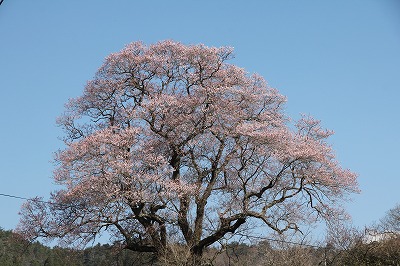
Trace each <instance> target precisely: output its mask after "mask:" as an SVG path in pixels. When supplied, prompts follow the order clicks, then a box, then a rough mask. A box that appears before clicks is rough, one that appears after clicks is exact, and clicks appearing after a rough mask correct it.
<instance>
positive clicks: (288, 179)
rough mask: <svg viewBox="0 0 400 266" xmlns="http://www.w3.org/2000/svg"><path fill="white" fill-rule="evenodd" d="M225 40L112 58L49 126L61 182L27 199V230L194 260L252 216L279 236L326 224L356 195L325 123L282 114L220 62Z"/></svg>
mask: <svg viewBox="0 0 400 266" xmlns="http://www.w3.org/2000/svg"><path fill="white" fill-rule="evenodd" d="M232 51H233V50H232V48H229V47H222V48H214V47H207V46H204V45H189V46H187V45H183V44H181V43H178V42H174V41H162V42H159V43H157V44H154V45H150V46H146V45H144V44H143V43H141V42H133V43H131V44H129V45H127V46H126V47H125V48H124V49H123V50H121V51H120V52H117V53H113V54H111V55H109V56H108V57H107V58H106V59H105V62H104V64H103V65H102V66H101V67H100V69H99V70H98V72H97V73H96V75H95V77H94V78H93V79H92V80H91V81H89V82H88V83H87V85H86V87H85V89H84V92H83V95H82V96H80V97H78V98H75V99H71V100H70V101H69V102H68V103H67V104H66V110H65V113H64V114H62V116H61V117H60V118H59V120H58V123H59V125H61V126H62V127H63V129H64V131H65V138H64V141H65V145H66V146H65V149H63V150H61V151H59V152H57V154H56V159H55V161H56V164H57V166H56V169H55V171H54V180H55V182H56V183H57V184H59V185H61V187H62V189H60V190H58V191H55V192H54V193H52V194H51V197H50V200H49V201H46V202H45V201H44V200H43V199H41V198H36V199H32V200H30V201H27V202H26V203H25V204H24V205H23V207H22V210H21V215H22V217H21V221H20V224H19V226H18V231H19V232H20V233H22V234H23V235H25V236H26V237H27V238H30V239H33V238H37V237H44V238H48V239H59V240H60V241H61V242H62V243H64V244H68V245H71V244H86V243H88V242H89V241H91V240H93V239H94V238H95V237H96V236H97V235H98V234H99V233H101V232H102V231H104V230H106V231H108V232H109V234H110V235H111V236H112V239H113V241H115V243H119V244H121V245H122V247H124V248H126V249H130V250H134V251H140V252H154V253H156V254H158V255H160V256H162V255H163V254H166V253H168V250H169V247H170V246H171V243H172V242H174V243H175V244H176V243H180V244H181V245H183V246H186V247H187V248H188V250H189V251H190V252H189V253H190V257H189V258H188V261H187V263H188V265H200V262H201V257H202V253H203V251H204V249H205V248H206V247H208V246H210V245H212V244H214V243H215V242H217V241H219V240H221V239H222V238H224V237H225V236H227V235H232V234H235V233H236V232H238V230H240V228H244V227H245V226H246V225H247V224H249V223H252V222H259V223H262V224H263V225H265V226H266V227H267V228H269V229H271V230H273V231H275V232H278V233H283V232H285V231H287V230H300V226H299V225H301V224H302V223H305V222H306V223H312V222H315V221H317V220H318V219H331V218H332V217H334V216H335V215H336V214H338V213H341V211H340V210H341V202H342V201H343V200H346V199H347V198H348V196H349V194H351V193H354V192H357V191H358V187H357V181H356V174H354V173H352V172H351V171H349V170H347V169H343V168H342V167H341V166H340V165H339V163H338V162H337V161H336V160H335V155H334V152H333V151H332V149H331V147H330V145H329V144H328V143H327V141H326V140H327V138H328V137H329V136H330V135H331V134H332V132H331V131H329V130H325V129H323V128H322V127H321V125H320V122H319V121H317V120H315V119H313V118H311V117H308V116H303V117H302V118H301V119H300V120H299V121H297V122H293V123H292V122H291V120H290V119H289V118H288V117H287V116H285V114H284V113H283V106H284V103H285V101H286V99H285V97H284V96H282V95H281V94H279V92H278V91H277V90H276V89H273V88H271V87H269V86H268V85H267V84H266V81H265V80H264V79H263V78H262V77H260V76H258V75H249V74H248V73H247V72H246V71H245V70H244V69H242V68H239V67H237V66H235V65H232V64H229V63H228V62H227V61H228V60H229V59H232V57H233V56H232Z"/></svg>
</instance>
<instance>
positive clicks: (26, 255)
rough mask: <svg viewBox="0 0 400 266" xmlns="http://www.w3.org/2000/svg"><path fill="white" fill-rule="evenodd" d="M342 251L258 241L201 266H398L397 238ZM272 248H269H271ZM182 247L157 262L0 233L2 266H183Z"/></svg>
mask: <svg viewBox="0 0 400 266" xmlns="http://www.w3.org/2000/svg"><path fill="white" fill-rule="evenodd" d="M354 243H355V244H354V245H353V246H352V247H350V248H349V249H347V250H343V249H338V248H335V247H334V246H332V245H329V244H328V245H326V246H325V247H320V248H317V247H311V246H307V245H304V246H300V245H293V244H290V243H285V242H279V245H277V244H276V243H271V242H268V241H262V242H259V243H257V244H254V245H248V244H244V243H238V242H234V243H230V244H227V245H226V246H224V247H222V248H221V247H220V248H218V249H217V248H208V249H207V250H206V252H205V254H204V257H203V261H204V263H203V264H202V265H204V266H293V265H298V266H314V265H330V266H339V265H354V266H358V265H360V266H361V265H376V266H383V265H385V266H386V265H393V266H397V265H400V236H397V237H393V238H390V239H387V240H384V241H379V242H372V243H363V242H362V241H361V240H360V239H359V241H355V242H354ZM271 244H273V245H271ZM185 248H186V247H185V246H184V245H174V247H173V248H172V249H171V253H169V254H165V256H164V257H159V258H156V257H155V256H154V255H152V254H150V253H145V254H143V253H139V252H134V251H131V250H121V249H120V247H117V246H113V245H109V244H105V245H100V244H97V245H95V246H92V247H88V248H86V249H84V250H74V249H68V248H61V247H53V248H50V247H47V246H44V245H42V244H41V243H39V242H34V243H30V242H28V241H26V240H23V239H22V238H21V237H20V236H19V235H18V234H15V233H13V232H11V231H5V230H2V229H1V228H0V265H1V266H11V265H12V266H19V265H21V266H25V265H26V266H39V265H40V266H64V265H69V266H135V265H140V266H172V265H173V266H185V265H186V262H187V257H188V256H189V255H190V254H189V253H190V252H189V251H188V250H185Z"/></svg>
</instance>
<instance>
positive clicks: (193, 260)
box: [186, 249, 203, 266]
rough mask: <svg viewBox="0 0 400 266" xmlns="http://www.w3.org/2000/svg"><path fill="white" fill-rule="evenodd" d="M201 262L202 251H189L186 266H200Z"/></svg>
mask: <svg viewBox="0 0 400 266" xmlns="http://www.w3.org/2000/svg"><path fill="white" fill-rule="evenodd" d="M202 262H203V249H195V250H193V249H192V250H190V257H189V259H188V261H187V263H186V266H200V265H201V264H202Z"/></svg>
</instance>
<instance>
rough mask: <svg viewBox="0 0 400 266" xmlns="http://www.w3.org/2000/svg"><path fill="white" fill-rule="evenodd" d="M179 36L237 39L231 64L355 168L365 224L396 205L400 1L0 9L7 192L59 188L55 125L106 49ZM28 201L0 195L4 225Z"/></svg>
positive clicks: (399, 183)
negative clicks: (303, 118)
mask: <svg viewBox="0 0 400 266" xmlns="http://www.w3.org/2000/svg"><path fill="white" fill-rule="evenodd" d="M164 39H173V40H176V41H181V42H183V43H186V44H197V43H204V44H206V45H209V46H224V45H226V46H233V47H234V48H235V54H236V58H235V59H234V61H233V63H235V64H237V65H239V66H241V67H244V68H245V69H246V70H248V71H249V72H257V73H259V74H261V75H262V76H264V77H265V78H266V79H267V81H268V82H269V84H270V85H271V86H273V87H276V88H277V89H279V90H280V92H281V93H282V94H284V95H286V96H287V97H288V102H287V105H286V111H287V113H288V114H289V115H290V116H292V117H295V118H296V117H299V114H300V113H306V114H311V115H312V116H314V117H316V118H318V119H321V120H322V122H323V125H324V126H325V127H327V128H330V129H333V130H334V131H335V132H336V134H335V135H334V137H333V138H332V140H331V141H332V144H333V146H334V148H335V150H336V152H337V155H338V158H339V161H340V162H341V163H342V165H344V166H345V167H346V168H350V169H352V170H353V171H355V172H357V173H359V183H360V187H361V189H362V193H361V194H359V195H354V197H353V202H351V203H349V204H348V206H347V209H348V211H349V213H350V214H351V215H352V217H353V220H354V224H355V225H357V226H360V227H362V226H364V225H369V224H371V223H372V222H373V221H376V220H378V219H379V218H381V217H382V216H383V215H384V213H385V212H386V211H387V210H388V209H390V208H392V207H393V206H394V205H395V204H396V203H397V202H400V193H399V189H400V173H399V167H400V163H399V154H400V118H399V115H400V104H399V99H400V1H397V0H392V1H391V0H384V1H379V0H353V1H347V0H339V1H316V0H314V1H307V0H304V1H289V0H287V1H285V0H284V1H281V0H275V1H269V0H268V1H265V0H263V1H261V0H260V1H232V0H221V1H215V0H205V1H183V0H175V1H165V0H159V1H128V0H126V1H119V0H118V1H99V0H96V1H95V0H85V1H78V0H76V1H54V0H41V1H39V0H38V1H26V0H4V2H3V4H2V5H1V6H0V89H1V96H0V114H1V120H0V143H1V146H0V147H1V149H0V178H1V185H0V193H4V194H11V195H16V196H21V197H34V196H36V195H39V196H44V197H45V198H46V197H48V195H49V192H50V191H52V190H55V189H56V187H55V186H54V184H53V182H52V179H51V175H52V170H53V167H54V166H53V164H52V163H51V161H52V156H53V152H55V151H56V150H57V149H59V148H61V147H62V142H61V141H60V140H59V139H58V137H60V136H62V132H61V130H60V129H59V128H57V127H56V125H55V120H56V117H57V116H59V115H60V114H61V113H62V111H63V105H64V103H65V102H67V100H68V98H71V97H76V96H78V95H80V94H81V92H82V90H83V86H84V84H85V82H86V81H87V80H89V79H91V78H92V76H93V75H94V73H95V71H96V70H97V68H98V67H99V66H100V65H101V63H102V61H103V59H104V57H105V56H107V55H108V54H109V53H111V52H115V51H118V50H120V49H121V48H122V47H123V46H124V45H125V44H127V43H129V42H131V41H136V40H142V41H144V42H145V43H146V44H150V43H154V42H157V41H159V40H164ZM22 202H23V201H22V200H19V199H15V198H8V197H4V196H0V214H1V219H0V226H1V227H3V228H5V229H12V228H14V227H15V226H16V224H17V223H18V219H19V217H18V211H19V208H20V205H21V204H22Z"/></svg>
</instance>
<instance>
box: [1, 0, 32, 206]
mask: <svg viewBox="0 0 400 266" xmlns="http://www.w3.org/2000/svg"><path fill="white" fill-rule="evenodd" d="M0 5H1V2H0ZM0 196H3V197H8V198H14V199H22V200H33V199H28V198H25V197H20V196H15V195H10V194H4V193H0Z"/></svg>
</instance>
